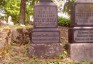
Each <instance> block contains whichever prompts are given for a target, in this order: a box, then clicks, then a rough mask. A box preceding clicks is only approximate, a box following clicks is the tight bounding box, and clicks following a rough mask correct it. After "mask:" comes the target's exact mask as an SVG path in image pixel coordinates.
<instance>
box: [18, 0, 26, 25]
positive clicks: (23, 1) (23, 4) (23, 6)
mask: <svg viewBox="0 0 93 64" xmlns="http://www.w3.org/2000/svg"><path fill="white" fill-rule="evenodd" d="M25 11H26V0H21V4H20V18H19V23H20V24H24V23H25Z"/></svg>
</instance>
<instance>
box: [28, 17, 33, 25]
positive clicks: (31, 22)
mask: <svg viewBox="0 0 93 64" xmlns="http://www.w3.org/2000/svg"><path fill="white" fill-rule="evenodd" d="M33 21H34V20H33V16H30V22H29V23H30V24H31V25H33Z"/></svg>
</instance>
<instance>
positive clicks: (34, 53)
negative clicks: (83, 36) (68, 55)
mask: <svg viewBox="0 0 93 64" xmlns="http://www.w3.org/2000/svg"><path fill="white" fill-rule="evenodd" d="M62 53H63V46H62V44H58V43H56V44H31V46H30V48H29V56H30V57H38V58H48V57H49V58H50V57H51V58H52V57H54V56H58V55H60V54H62Z"/></svg>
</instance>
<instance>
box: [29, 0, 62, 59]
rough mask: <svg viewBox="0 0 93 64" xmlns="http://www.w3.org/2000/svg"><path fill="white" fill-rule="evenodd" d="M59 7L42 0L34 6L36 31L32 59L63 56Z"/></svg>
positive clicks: (31, 51) (33, 33) (31, 53)
mask: <svg viewBox="0 0 93 64" xmlns="http://www.w3.org/2000/svg"><path fill="white" fill-rule="evenodd" d="M57 13H58V12H57V6H56V5H55V4H54V3H53V2H52V1H51V0H40V3H38V4H36V5H35V6H34V29H33V31H32V34H31V35H32V38H31V39H32V44H31V47H30V48H29V55H30V57H32V56H36V57H40V58H42V57H49V56H50V57H51V56H56V55H59V54H62V46H61V45H60V32H59V30H58V25H57Z"/></svg>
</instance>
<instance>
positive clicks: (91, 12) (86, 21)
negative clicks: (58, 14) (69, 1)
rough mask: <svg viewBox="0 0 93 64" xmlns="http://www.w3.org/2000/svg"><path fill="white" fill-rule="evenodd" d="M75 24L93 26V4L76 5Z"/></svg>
mask: <svg viewBox="0 0 93 64" xmlns="http://www.w3.org/2000/svg"><path fill="white" fill-rule="evenodd" d="M75 23H76V24H77V25H93V4H88V3H87V4H83V3H82V4H76V5H75Z"/></svg>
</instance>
